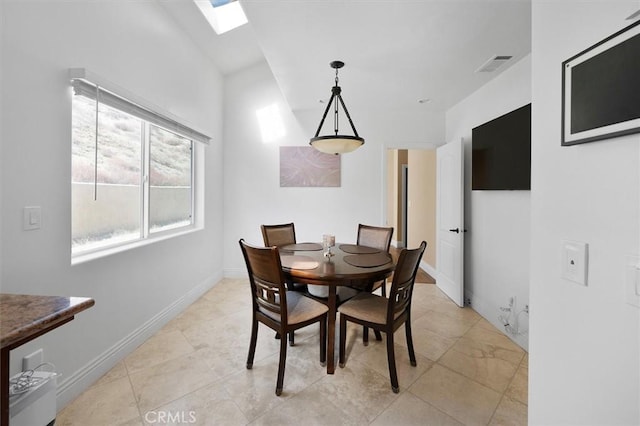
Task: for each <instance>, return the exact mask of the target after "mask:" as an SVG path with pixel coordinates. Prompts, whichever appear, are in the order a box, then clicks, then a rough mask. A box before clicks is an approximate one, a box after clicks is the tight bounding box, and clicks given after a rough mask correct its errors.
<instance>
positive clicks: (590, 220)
mask: <svg viewBox="0 0 640 426" xmlns="http://www.w3.org/2000/svg"><path fill="white" fill-rule="evenodd" d="M638 8H640V2H638V1H637V0H634V1H605V0H601V1H593V0H589V1H586V0H585V1H569V0H565V1H556V2H549V1H534V3H533V38H532V61H533V72H532V86H533V91H532V101H533V103H532V117H533V129H532V132H533V147H532V154H533V159H532V161H533V170H532V192H531V210H532V216H531V229H532V233H531V237H532V238H531V241H532V243H531V306H532V311H531V333H530V348H531V352H530V353H531V356H530V362H529V368H530V370H529V379H530V383H529V423H530V424H532V425H549V424H580V425H582V424H592V425H603V424H606V425H616V424H617V425H632V424H633V425H637V424H640V369H639V365H638V364H639V358H640V352H639V338H640V324H639V322H640V319H639V314H640V310H639V309H638V308H636V307H633V306H631V305H629V304H627V303H626V301H625V300H626V298H625V264H626V256H627V255H638V251H639V243H640V239H639V232H640V227H639V218H640V210H639V201H640V200H639V191H640V185H639V179H640V176H639V167H638V166H639V160H638V156H639V154H640V152H639V151H640V149H639V147H640V136H638V135H637V134H636V135H631V136H625V137H619V138H615V139H610V140H604V141H599V142H593V143H587V144H583V145H578V146H572V147H562V146H560V120H561V63H562V61H564V60H566V59H568V58H570V57H571V56H573V55H575V54H576V53H579V52H581V51H582V50H584V49H586V48H588V47H589V46H591V45H593V44H594V43H596V42H598V41H600V40H602V39H604V38H606V37H607V36H609V35H611V34H613V33H615V32H617V31H618V30H620V29H622V28H623V27H625V26H627V25H629V24H630V21H626V20H625V18H626V17H627V16H629V15H630V14H631V13H633V12H635V11H636V10H638ZM565 239H567V240H577V241H583V242H586V243H588V244H589V270H588V279H589V281H588V286H586V287H584V286H581V285H578V284H575V283H573V282H570V281H566V280H563V279H561V278H560V265H561V242H562V240H565Z"/></svg>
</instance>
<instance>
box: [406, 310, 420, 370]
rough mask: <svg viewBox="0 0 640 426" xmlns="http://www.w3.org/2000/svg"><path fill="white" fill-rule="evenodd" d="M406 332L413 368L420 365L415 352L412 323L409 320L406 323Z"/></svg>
mask: <svg viewBox="0 0 640 426" xmlns="http://www.w3.org/2000/svg"><path fill="white" fill-rule="evenodd" d="M404 331H405V334H406V336H407V347H408V348H409V361H410V362H411V365H412V366H414V367H415V366H416V365H418V363H417V362H416V354H415V352H414V351H413V337H411V321H410V319H409V318H407V321H406V322H405V323H404Z"/></svg>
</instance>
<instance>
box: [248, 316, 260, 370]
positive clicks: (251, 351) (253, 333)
mask: <svg viewBox="0 0 640 426" xmlns="http://www.w3.org/2000/svg"><path fill="white" fill-rule="evenodd" d="M257 340H258V321H256V319H255V317H254V319H253V325H252V326H251V340H250V341H249V355H247V370H251V369H252V368H253V356H254V355H255V353H256V341H257Z"/></svg>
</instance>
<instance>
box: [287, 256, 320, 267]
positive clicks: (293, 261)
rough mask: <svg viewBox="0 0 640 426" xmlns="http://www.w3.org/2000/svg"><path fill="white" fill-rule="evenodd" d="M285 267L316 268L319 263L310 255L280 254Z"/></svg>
mask: <svg viewBox="0 0 640 426" xmlns="http://www.w3.org/2000/svg"><path fill="white" fill-rule="evenodd" d="M280 261H281V262H282V266H283V267H284V268H289V269H316V268H317V267H318V265H319V263H318V262H317V261H315V260H313V258H311V257H309V256H297V255H293V256H288V255H285V256H280Z"/></svg>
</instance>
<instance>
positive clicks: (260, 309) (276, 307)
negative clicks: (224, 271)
mask: <svg viewBox="0 0 640 426" xmlns="http://www.w3.org/2000/svg"><path fill="white" fill-rule="evenodd" d="M239 244H240V248H241V249H242V254H243V256H244V260H245V263H246V265H247V272H248V273H249V283H250V284H251V299H252V305H253V315H252V326H251V341H250V344H249V354H248V356H247V369H248V370H251V368H252V367H253V357H254V355H255V351H256V341H257V339H258V324H259V323H262V324H264V325H266V326H267V327H269V328H271V329H272V330H274V331H275V332H276V333H278V334H279V335H280V336H286V335H287V334H289V333H291V334H292V333H293V331H294V330H297V329H299V328H302V327H306V326H308V325H311V324H313V323H316V322H319V323H320V363H321V364H322V365H324V364H325V363H326V356H327V312H328V311H329V309H328V308H327V306H326V305H324V304H322V303H320V302H317V301H315V300H313V299H311V298H309V297H306V296H305V295H303V294H302V293H299V292H296V291H288V290H287V289H286V286H285V279H284V274H283V272H282V264H281V262H280V254H279V252H278V248H277V247H265V248H263V247H254V246H251V245H249V244H247V243H245V242H244V240H242V239H241V240H240V241H239ZM286 360H287V339H285V338H281V339H280V363H279V365H278V378H277V381H276V395H278V396H279V395H280V394H281V393H282V386H283V382H284V370H285V364H286Z"/></svg>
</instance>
